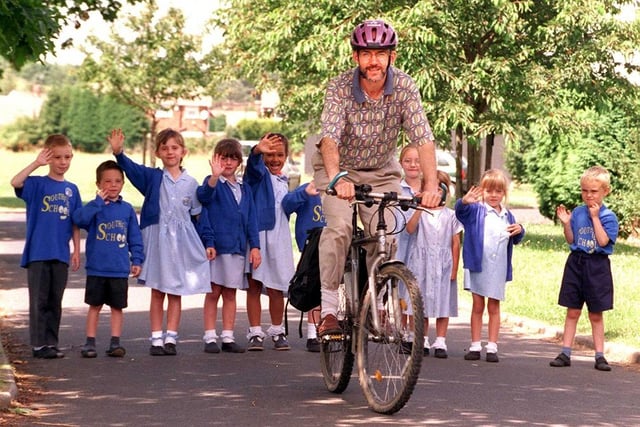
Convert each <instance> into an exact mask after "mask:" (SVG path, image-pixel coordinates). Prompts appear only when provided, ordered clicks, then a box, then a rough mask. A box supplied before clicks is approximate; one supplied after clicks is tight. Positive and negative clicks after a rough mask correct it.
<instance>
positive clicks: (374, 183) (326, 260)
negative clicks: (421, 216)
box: [312, 151, 402, 311]
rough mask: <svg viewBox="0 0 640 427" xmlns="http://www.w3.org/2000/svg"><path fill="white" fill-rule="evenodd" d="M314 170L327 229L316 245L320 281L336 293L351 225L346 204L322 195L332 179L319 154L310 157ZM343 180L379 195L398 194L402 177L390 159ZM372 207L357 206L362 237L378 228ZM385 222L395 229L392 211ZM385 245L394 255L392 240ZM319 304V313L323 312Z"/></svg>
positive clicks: (371, 254)
mask: <svg viewBox="0 0 640 427" xmlns="http://www.w3.org/2000/svg"><path fill="white" fill-rule="evenodd" d="M312 164H313V169H314V181H315V185H316V187H317V188H318V190H319V191H320V192H321V194H322V210H323V212H324V216H325V220H326V222H327V226H326V227H325V229H324V230H323V231H322V235H321V237H320V243H319V254H320V281H321V283H322V288H323V290H332V291H333V290H337V289H338V286H339V285H340V283H341V281H342V276H343V275H344V266H345V262H346V260H347V254H348V251H349V246H350V245H351V234H352V231H353V230H352V224H351V215H352V208H351V206H350V205H349V201H347V200H342V199H339V198H337V197H335V196H329V195H327V194H326V193H325V190H326V188H327V185H329V181H330V180H331V178H333V177H328V176H327V173H326V170H325V168H324V164H323V162H322V156H321V154H320V153H319V152H317V151H316V153H315V154H314V155H313V157H312ZM347 172H348V173H349V174H348V175H347V176H346V178H345V179H347V180H348V181H350V182H353V183H354V184H356V185H357V184H369V185H371V187H372V189H373V191H374V192H377V193H383V192H388V191H395V192H398V193H400V191H401V188H400V180H401V177H402V168H401V167H400V164H399V163H398V161H397V160H395V158H394V159H392V160H391V161H390V162H389V163H388V164H387V165H386V166H384V167H382V168H381V169H376V170H367V171H362V170H349V169H347ZM375 210H376V206H372V207H371V208H367V207H366V206H364V205H358V215H359V217H360V221H361V223H362V225H363V227H364V231H365V235H367V236H369V235H371V234H372V233H373V234H375V230H376V226H377V224H378V221H377V217H376V216H375V215H374V214H375ZM385 220H386V221H387V226H388V227H389V228H388V230H391V229H392V228H393V227H394V226H395V225H396V222H397V220H396V218H395V217H394V215H393V212H392V211H389V210H387V212H385ZM387 244H388V245H391V246H390V247H389V248H388V250H390V251H391V253H392V254H393V253H395V247H396V244H395V239H394V238H393V237H392V236H389V238H387ZM366 249H367V266H370V265H371V263H372V262H373V259H374V252H375V245H374V244H372V245H370V247H367V248H366ZM324 309H325V307H324V302H323V311H324Z"/></svg>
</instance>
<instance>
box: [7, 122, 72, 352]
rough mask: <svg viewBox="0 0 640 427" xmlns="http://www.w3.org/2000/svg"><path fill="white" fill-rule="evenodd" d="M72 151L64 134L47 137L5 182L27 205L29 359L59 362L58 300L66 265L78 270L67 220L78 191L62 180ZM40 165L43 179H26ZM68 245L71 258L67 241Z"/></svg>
mask: <svg viewBox="0 0 640 427" xmlns="http://www.w3.org/2000/svg"><path fill="white" fill-rule="evenodd" d="M72 158H73V149H72V147H71V141H69V138H67V137H66V136H65V135H61V134H53V135H49V136H48V137H47V139H46V140H45V142H44V148H43V149H42V151H41V152H40V153H39V154H38V157H37V158H36V159H35V160H34V161H33V162H31V163H29V164H28V165H27V166H26V167H25V168H24V169H22V170H21V171H20V172H18V174H17V175H16V176H14V177H13V179H12V180H11V185H12V186H13V188H14V189H15V193H16V196H18V197H19V198H21V199H22V200H24V202H25V203H26V205H27V236H26V240H25V245H24V251H23V253H22V260H21V261H20V267H24V268H26V269H27V282H28V285H29V338H30V341H31V346H32V352H33V357H35V358H38V359H56V358H59V357H64V353H62V352H61V351H60V349H59V348H58V333H59V332H60V320H61V318H62V296H63V295H64V290H65V288H66V287H67V277H68V275H69V266H71V269H72V270H73V271H76V270H78V268H79V267H80V230H79V229H78V227H77V226H75V225H73V224H72V221H71V215H72V214H73V212H74V211H75V210H76V209H78V208H80V207H81V206H82V201H81V200H80V193H79V192H78V187H77V186H76V185H75V184H73V183H71V182H69V181H67V180H66V179H65V173H66V172H67V171H68V170H69V167H70V166H71V159H72ZM42 166H48V167H49V173H47V175H46V176H32V175H31V174H32V173H33V172H34V171H35V170H36V169H38V168H40V167H42ZM70 240H71V241H73V253H70V250H69V241H70Z"/></svg>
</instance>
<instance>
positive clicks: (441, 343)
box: [432, 337, 447, 350]
mask: <svg viewBox="0 0 640 427" xmlns="http://www.w3.org/2000/svg"><path fill="white" fill-rule="evenodd" d="M432 347H433V348H441V349H443V350H446V349H447V343H446V341H445V338H444V337H436V340H435V341H434V342H433V346H432Z"/></svg>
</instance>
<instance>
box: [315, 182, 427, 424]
mask: <svg viewBox="0 0 640 427" xmlns="http://www.w3.org/2000/svg"><path fill="white" fill-rule="evenodd" d="M346 174H347V173H346V172H340V173H339V174H338V175H337V176H336V177H335V178H334V179H333V180H332V181H331V182H330V183H329V185H328V187H327V190H326V191H327V194H335V190H334V186H335V184H336V182H337V181H338V180H339V179H340V178H342V177H343V176H346ZM359 204H364V205H366V206H369V207H370V206H373V205H377V209H376V214H377V217H378V225H377V227H376V233H375V235H372V236H371V237H365V235H364V230H363V229H362V228H360V227H358V209H357V206H358V205H359ZM395 207H398V208H400V209H404V210H406V209H409V208H412V209H423V210H425V211H427V212H428V210H426V209H424V208H422V207H421V206H420V203H419V199H417V198H412V197H408V196H403V195H398V194H397V193H374V192H372V191H371V186H369V185H367V184H364V185H357V186H356V197H355V200H354V201H353V202H352V208H353V215H352V225H353V232H352V241H351V246H350V249H349V253H348V255H347V262H346V265H345V273H344V278H343V283H342V284H341V285H340V288H339V301H340V303H339V307H338V313H337V314H338V315H337V317H338V321H339V322H340V325H341V327H342V331H343V332H342V334H340V335H325V336H323V337H320V343H321V345H320V353H321V358H320V359H321V370H322V375H323V379H324V382H325V385H326V387H327V389H328V390H329V391H330V392H333V393H342V392H343V391H344V390H345V389H346V388H347V386H348V385H349V381H350V378H351V373H352V371H353V365H354V359H355V356H356V355H357V366H358V376H359V381H360V386H361V387H362V391H363V393H364V395H365V398H366V400H367V403H368V404H369V407H370V408H371V409H372V410H373V411H375V412H378V413H382V414H393V413H395V412H397V411H399V410H400V409H402V407H403V406H404V405H405V404H406V403H407V401H408V400H409V398H410V397H411V394H412V393H413V390H414V388H415V385H416V382H417V380H418V376H419V375H420V368H421V364H422V356H423V344H424V335H423V332H424V331H423V326H424V325H423V303H422V296H421V295H420V290H419V288H418V285H417V283H416V279H415V277H414V275H413V273H411V271H410V270H409V269H408V268H407V267H406V266H405V265H404V263H402V262H401V261H399V260H394V259H391V258H390V255H391V254H389V253H388V251H387V248H386V240H387V235H388V232H387V224H386V222H385V218H384V212H385V210H386V209H390V208H391V209H393V208H395ZM374 217H375V216H374ZM374 242H375V243H376V248H377V256H376V258H375V261H374V262H373V264H372V269H371V271H370V272H368V273H367V272H366V261H365V259H364V256H363V252H364V248H363V247H364V246H365V245H366V244H370V243H374ZM363 267H364V268H363ZM402 286H404V292H403V290H402V289H401V287H402ZM405 298H407V299H408V301H406V300H405ZM408 304H410V306H411V308H412V309H413V310H412V311H413V315H414V321H413V325H412V326H409V325H407V322H406V319H403V314H404V313H406V309H407V308H408V306H409V305H408ZM409 328H410V329H411V330H408V329H409ZM409 333H411V334H412V335H413V337H414V340H413V345H412V346H408V345H407V342H406V337H407V336H408V335H409ZM403 344H404V345H403Z"/></svg>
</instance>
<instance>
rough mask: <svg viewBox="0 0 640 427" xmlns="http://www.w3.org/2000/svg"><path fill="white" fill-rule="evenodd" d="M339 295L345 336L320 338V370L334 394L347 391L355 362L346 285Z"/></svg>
mask: <svg viewBox="0 0 640 427" xmlns="http://www.w3.org/2000/svg"><path fill="white" fill-rule="evenodd" d="M338 295H339V305H338V313H337V317H338V321H339V322H340V325H341V326H342V330H343V334H342V335H341V336H336V337H331V338H327V337H321V338H320V339H321V341H320V370H321V371H322V378H323V379H324V383H325V385H326V386H327V390H329V391H330V392H332V393H342V392H343V391H345V390H346V388H347V386H348V385H349V381H350V380H351V372H352V371H353V362H354V356H353V351H352V350H351V345H352V339H353V319H352V317H351V315H350V314H349V304H348V301H347V296H346V293H345V291H344V285H340V289H339V292H338Z"/></svg>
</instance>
